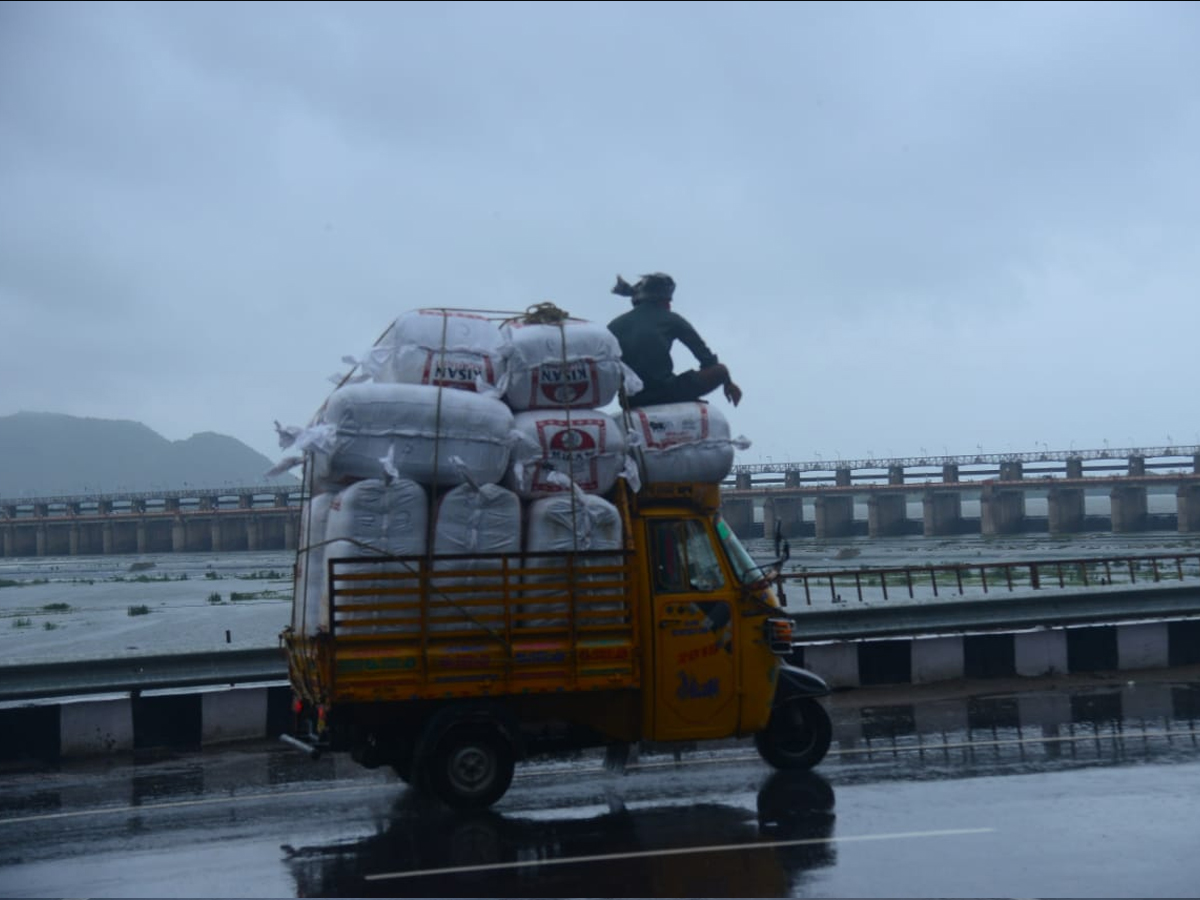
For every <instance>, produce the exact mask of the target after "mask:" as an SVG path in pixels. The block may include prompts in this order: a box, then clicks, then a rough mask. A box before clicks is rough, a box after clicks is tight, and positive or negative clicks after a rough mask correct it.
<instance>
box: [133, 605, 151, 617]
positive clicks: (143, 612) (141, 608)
mask: <svg viewBox="0 0 1200 900" xmlns="http://www.w3.org/2000/svg"><path fill="white" fill-rule="evenodd" d="M149 614H150V607H148V606H146V605H144V604H141V605H138V606H131V607H129V615H131V616H147V615H149Z"/></svg>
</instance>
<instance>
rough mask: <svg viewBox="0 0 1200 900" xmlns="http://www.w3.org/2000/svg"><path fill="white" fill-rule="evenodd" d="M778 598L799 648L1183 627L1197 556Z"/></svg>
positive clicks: (187, 666)
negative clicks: (1129, 625) (1033, 631)
mask: <svg viewBox="0 0 1200 900" xmlns="http://www.w3.org/2000/svg"><path fill="white" fill-rule="evenodd" d="M988 572H991V573H992V575H991V576H989V575H988V574H987V573H988ZM976 573H977V574H976ZM997 573H999V574H997ZM939 579H940V580H939ZM798 585H803V594H801V591H800V590H798V589H797V587H798ZM1071 585H1076V587H1074V588H1073V587H1072V586H1071ZM783 586H784V589H785V592H786V593H787V595H788V603H789V605H788V606H787V607H786V609H785V611H786V612H787V613H788V615H789V617H790V618H791V619H792V620H793V622H794V623H795V635H796V638H797V639H796V643H797V644H800V645H803V644H808V643H815V642H820V641H833V640H860V639H871V638H889V637H891V638H900V637H905V636H910V637H911V636H915V635H936V634H958V633H964V632H972V631H1002V630H1009V631H1019V630H1024V629H1027V628H1036V627H1063V626H1070V625H1102V624H1116V623H1119V622H1130V621H1138V620H1148V619H1180V618H1193V617H1200V553H1187V554H1158V555H1152V556H1134V557H1109V558H1080V559H1055V560H1043V561H1025V562H1010V563H970V564H957V565H939V566H908V567H895V568H879V569H872V568H859V569H837V570H833V569H829V570H815V569H814V570H809V571H788V572H785V573H784V574H783ZM814 586H816V587H818V588H819V589H820V591H821V592H822V594H823V593H824V592H825V591H826V590H828V591H830V592H831V594H830V597H829V600H828V603H829V606H828V607H826V608H818V607H816V606H815V605H814V603H813V601H814V596H815V592H814V590H813V588H814ZM851 592H852V593H851ZM872 592H874V594H872ZM801 597H803V598H804V602H803V605H801ZM873 600H879V601H881V603H880V604H879V605H875V606H871V605H869V604H870V602H871V601H873ZM823 602H824V598H823ZM286 679H287V662H286V658H285V656H284V654H283V651H282V649H281V648H279V647H267V648H262V649H252V650H224V651H215V652H209V653H191V654H178V655H170V656H118V657H111V658H101V659H87V660H73V661H67V662H51V663H36V664H34V663H27V664H18V665H3V664H0V702H20V701H35V700H51V699H55V698H58V699H64V698H67V697H76V696H87V695H96V694H110V693H139V692H142V691H150V690H171V689H186V688H218V687H222V686H234V685H245V684H263V683H271V682H277V683H278V682H286Z"/></svg>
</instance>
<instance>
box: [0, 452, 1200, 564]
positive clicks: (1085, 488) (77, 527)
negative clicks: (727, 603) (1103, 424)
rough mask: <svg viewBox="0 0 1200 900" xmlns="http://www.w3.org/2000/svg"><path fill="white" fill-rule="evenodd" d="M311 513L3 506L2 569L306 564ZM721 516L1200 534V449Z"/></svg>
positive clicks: (1021, 457) (249, 491)
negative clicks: (97, 558)
mask: <svg viewBox="0 0 1200 900" xmlns="http://www.w3.org/2000/svg"><path fill="white" fill-rule="evenodd" d="M1151 498H1157V500H1158V504H1157V505H1158V506H1159V507H1160V508H1159V509H1158V510H1155V509H1152V508H1151V507H1152V504H1151V503H1150V499H1151ZM303 499H304V498H303V494H302V491H301V488H300V487H299V486H298V485H297V486H251V487H225V488H202V489H194V488H187V487H184V488H182V489H179V490H159V491H150V492H109V493H100V494H97V495H90V496H54V497H25V498H4V499H0V556H3V557H22V556H82V555H109V554H143V553H184V552H214V553H215V552H236V551H271V550H294V549H295V548H296V543H297V539H298V534H299V524H300V507H301V504H302V501H303ZM1163 501H1169V502H1168V503H1167V504H1166V505H1167V506H1168V507H1169V509H1166V510H1164V509H1162V507H1163V506H1164V502H1163ZM1089 505H1090V506H1092V507H1100V508H1098V509H1092V510H1089V508H1088V507H1089ZM1031 506H1039V507H1040V506H1044V508H1045V512H1044V515H1034V514H1031V512H1030V508H1031ZM722 513H723V515H724V516H725V518H726V520H727V521H728V522H729V524H730V525H731V526H732V527H733V529H734V530H735V531H736V532H737V534H738V535H739V536H740V537H742V538H746V539H752V538H761V537H764V536H770V535H771V534H773V533H774V531H775V528H776V525H777V524H778V527H779V529H780V531H781V532H782V533H783V534H785V535H787V536H789V537H803V536H808V537H813V538H816V539H819V540H821V539H831V538H839V537H847V536H853V535H867V536H870V537H890V536H897V535H906V534H924V535H926V536H938V535H955V534H971V533H975V534H983V535H1000V534H1016V533H1021V532H1037V531H1043V532H1046V533H1049V534H1064V533H1071V532H1082V531H1104V530H1111V531H1112V532H1114V533H1122V532H1136V531H1148V530H1177V531H1179V532H1200V446H1187V447H1174V446H1172V447H1157V448H1148V449H1130V450H1112V451H1110V450H1107V449H1105V450H1096V451H1074V450H1071V451H1060V452H1057V453H1054V452H1050V451H1048V450H1045V451H1042V452H1035V453H1024V454H994V455H982V454H981V455H977V456H957V457H950V456H943V457H925V456H922V457H907V458H897V459H865V460H848V461H842V460H838V461H834V462H831V461H825V460H818V461H810V462H801V463H793V462H785V463H774V462H773V461H769V462H766V463H758V464H752V465H739V466H735V467H734V468H733V470H732V472H731V473H730V477H729V479H727V481H726V482H725V483H724V484H723V485H722Z"/></svg>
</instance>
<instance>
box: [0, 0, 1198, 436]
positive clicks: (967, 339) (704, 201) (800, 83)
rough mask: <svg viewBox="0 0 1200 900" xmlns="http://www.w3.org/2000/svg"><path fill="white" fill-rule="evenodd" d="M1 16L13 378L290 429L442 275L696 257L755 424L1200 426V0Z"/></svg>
mask: <svg viewBox="0 0 1200 900" xmlns="http://www.w3.org/2000/svg"><path fill="white" fill-rule="evenodd" d="M0 16H2V17H3V18H2V19H0V134H2V135H3V136H4V139H3V140H0V329H2V330H3V334H4V335H5V338H4V339H5V352H4V353H3V355H2V358H0V378H2V379H3V381H4V383H5V385H6V388H5V390H4V392H3V393H2V394H0V414H6V413H10V412H15V411H18V410H20V409H42V410H47V411H53V412H69V413H75V414H80V415H100V416H109V417H113V418H124V419H136V420H139V421H143V422H145V423H146V424H148V425H149V426H151V427H152V428H154V429H155V430H157V431H159V432H160V433H162V434H164V435H165V436H167V437H170V438H173V439H176V438H183V437H187V436H188V435H190V434H191V433H193V432H197V431H216V432H219V433H224V434H231V435H233V436H235V437H238V438H239V439H241V440H243V441H245V442H247V443H249V444H250V445H251V446H253V447H255V448H256V449H259V450H261V451H262V452H266V453H274V452H275V449H274V432H273V428H272V426H271V422H272V421H273V420H274V419H276V418H279V419H281V420H284V421H288V422H291V423H293V424H298V423H302V422H303V421H305V420H307V417H308V416H309V415H310V414H311V412H312V411H313V410H315V409H316V407H317V406H318V405H319V403H320V401H321V400H322V399H323V398H324V395H325V393H326V392H327V391H328V389H329V387H330V386H329V385H328V383H327V382H326V381H325V378H326V376H327V375H328V374H329V373H330V372H331V371H333V370H335V369H336V368H337V367H338V366H339V360H340V358H341V357H342V356H343V355H344V354H347V353H350V354H355V353H359V352H361V351H362V350H364V349H365V348H366V346H368V345H369V344H370V343H371V341H372V340H373V339H374V338H375V337H376V336H377V335H378V334H379V333H380V331H382V329H383V328H384V327H386V325H387V324H388V322H390V321H391V319H392V318H394V317H395V316H396V315H398V314H399V313H400V312H402V311H404V310H406V309H411V308H414V307H417V306H421V305H451V306H466V307H471V308H498V309H511V310H520V309H524V308H525V307H526V306H528V305H530V304H531V303H535V302H538V301H541V300H547V299H552V300H554V301H555V302H558V303H559V304H560V305H562V306H564V307H565V308H568V309H570V310H571V311H572V312H573V313H574V314H576V315H581V316H585V317H588V318H592V319H595V320H598V321H607V320H608V319H609V318H611V317H612V316H614V315H616V314H617V313H618V312H619V311H621V310H622V309H623V308H624V306H623V304H622V301H620V300H619V299H618V298H615V297H613V296H612V295H611V294H609V293H608V288H609V287H610V286H611V283H612V279H613V277H614V276H615V275H616V274H617V273H618V272H621V273H623V274H625V275H626V276H632V275H636V274H639V273H641V272H646V271H653V270H666V271H669V272H671V273H672V274H673V275H674V276H675V277H676V280H677V281H678V282H679V285H680V288H679V295H678V297H679V302H678V309H679V310H680V311H681V312H684V313H685V314H686V315H688V316H689V317H690V318H692V319H693V321H694V322H695V323H696V325H697V327H699V328H700V329H701V331H702V333H704V334H705V336H706V337H707V338H708V340H709V342H710V343H711V344H712V345H713V347H714V349H715V350H717V352H718V353H719V354H720V355H721V357H722V359H724V360H726V361H728V362H729V363H730V365H731V366H732V367H733V369H734V374H735V377H737V379H738V381H739V383H740V384H741V385H742V387H743V389H744V390H745V392H746V401H745V402H744V403H743V405H742V406H741V407H739V408H738V409H737V410H736V411H735V410H732V409H730V408H728V407H724V408H725V409H726V411H727V412H728V414H729V416H730V418H731V420H732V424H733V427H734V430H735V431H736V432H744V433H746V434H747V435H749V436H750V437H752V438H753V439H754V440H755V447H754V448H753V449H752V450H750V451H748V452H747V458H748V459H751V460H752V459H753V458H754V457H756V455H758V454H763V455H767V454H769V455H772V456H773V457H774V458H776V459H780V458H783V457H785V456H794V455H796V454H811V453H815V452H820V453H822V454H824V455H825V456H827V457H828V456H830V455H832V454H834V453H835V452H839V451H840V452H841V453H842V454H844V455H846V456H848V457H849V456H863V455H866V453H867V450H868V449H874V450H875V451H877V452H883V450H884V448H888V447H890V448H891V450H893V451H894V452H895V453H897V454H899V455H909V454H912V453H916V452H918V448H919V447H921V446H925V447H927V448H930V449H932V447H934V446H941V445H945V446H947V447H959V448H964V449H969V450H971V451H972V452H973V451H974V449H975V446H976V444H977V443H980V442H982V443H984V445H985V449H995V450H999V449H1004V448H1005V447H1006V446H1007V445H1010V444H1011V445H1012V447H1013V448H1014V449H1023V448H1027V447H1029V446H1030V445H1031V444H1033V443H1034V442H1039V441H1050V442H1051V443H1054V442H1055V440H1057V441H1061V442H1063V443H1066V442H1069V441H1072V440H1074V441H1075V443H1076V446H1081V445H1082V444H1083V443H1085V442H1089V441H1095V440H1097V439H1102V438H1103V437H1105V436H1110V437H1111V436H1112V435H1113V434H1118V433H1119V432H1120V431H1122V430H1124V431H1128V432H1130V436H1132V437H1134V438H1135V439H1136V440H1137V441H1139V442H1143V443H1153V442H1156V441H1158V440H1159V439H1160V438H1159V437H1158V435H1159V433H1161V434H1163V435H1165V434H1166V433H1174V434H1176V435H1179V434H1188V433H1190V432H1188V430H1187V428H1186V427H1184V426H1185V425H1186V424H1187V419H1186V418H1185V417H1184V415H1185V414H1184V412H1183V411H1184V410H1185V409H1187V408H1188V404H1187V401H1186V400H1185V399H1184V398H1183V397H1182V396H1180V393H1179V387H1178V386H1179V385H1181V384H1183V383H1185V382H1186V376H1185V375H1183V374H1182V372H1180V371H1179V367H1180V366H1181V365H1182V364H1183V363H1184V360H1186V359H1187V358H1188V356H1189V354H1190V352H1191V348H1190V343H1189V337H1188V335H1189V334H1190V333H1191V332H1189V330H1188V329H1189V328H1191V327H1192V326H1193V325H1194V314H1193V313H1192V307H1193V306H1194V303H1193V301H1192V295H1193V293H1194V291H1193V290H1192V287H1191V286H1193V285H1194V284H1195V283H1197V277H1196V276H1197V275H1200V272H1198V271H1197V269H1198V268H1200V264H1198V263H1197V260H1196V258H1195V255H1194V252H1193V250H1192V249H1191V248H1194V247H1195V246H1197V245H1198V238H1200V234H1198V231H1200V227H1198V217H1197V213H1196V210H1197V209H1200V196H1198V194H1200V184H1198V182H1197V180H1196V179H1195V177H1194V174H1193V169H1194V160H1195V159H1196V158H1200V101H1198V100H1197V99H1196V95H1195V92H1194V90H1193V87H1194V85H1195V84H1196V83H1198V82H1200V62H1197V58H1196V55H1195V54H1194V52H1193V47H1194V45H1195V39H1196V37H1197V36H1200V12H1197V10H1196V9H1195V8H1194V7H1192V6H1191V5H1188V4H1154V3H1130V4H1123V3H1114V4H1103V5H1077V4H1071V3H1037V4H1009V3H986V4H953V3H950V4H948V3H929V4H925V3H906V4H874V3H850V4H842V3H834V4H824V3H816V4H795V5H793V4H761V3H737V4H733V3H713V4H701V5H693V6H686V7H685V6H681V5H680V4H670V3H663V4H659V3H649V4H626V3H580V4H524V3H507V4H457V3H455V4H440V3H439V4H426V3H412V4H408V3H406V4H374V3H367V4H356V3H336V4H324V3H312V4H299V5H292V6H278V5H276V4H259V3H237V4H233V3H205V4H191V3H171V4H159V3H140V4H108V3H95V4H87V5H61V4H52V3H10V4H6V5H5V6H4V7H3V8H2V12H0ZM681 364H682V365H688V364H690V362H689V361H688V360H687V359H686V357H685V358H683V359H681ZM715 402H716V403H718V404H724V401H723V400H721V399H717V400H716V401H715ZM1118 411H1119V412H1118ZM1118 423H1119V424H1118ZM1113 440H1114V443H1116V442H1117V441H1123V440H1124V438H1123V437H1120V438H1113ZM1198 440H1200V439H1198Z"/></svg>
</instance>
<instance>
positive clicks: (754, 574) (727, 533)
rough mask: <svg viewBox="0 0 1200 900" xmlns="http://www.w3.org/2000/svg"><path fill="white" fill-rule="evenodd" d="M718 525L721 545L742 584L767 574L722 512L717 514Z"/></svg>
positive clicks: (749, 582)
mask: <svg viewBox="0 0 1200 900" xmlns="http://www.w3.org/2000/svg"><path fill="white" fill-rule="evenodd" d="M716 526H717V537H719V538H720V539H721V546H722V547H724V548H725V555H726V556H728V557H729V562H730V564H731V565H732V566H733V571H734V574H736V575H737V577H738V581H740V582H741V583H742V584H752V583H754V582H755V581H758V580H759V579H761V578H762V577H763V576H764V574H765V573H764V572H763V568H762V566H760V565H759V564H758V563H757V562H755V561H754V557H752V556H751V555H750V553H749V551H747V550H746V548H745V547H743V546H742V542H741V541H739V540H738V537H737V535H736V534H734V533H733V529H732V528H730V527H729V523H728V522H726V521H725V520H724V519H723V518H721V514H720V513H717V515H716Z"/></svg>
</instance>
